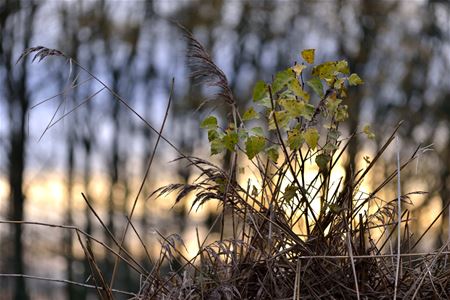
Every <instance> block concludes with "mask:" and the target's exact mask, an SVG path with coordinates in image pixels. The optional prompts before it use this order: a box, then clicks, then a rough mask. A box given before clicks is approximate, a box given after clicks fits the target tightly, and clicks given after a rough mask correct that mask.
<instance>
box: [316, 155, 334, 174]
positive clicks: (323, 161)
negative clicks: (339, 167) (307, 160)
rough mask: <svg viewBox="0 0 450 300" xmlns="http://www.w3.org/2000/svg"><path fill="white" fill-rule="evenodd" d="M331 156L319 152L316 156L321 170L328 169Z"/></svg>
mask: <svg viewBox="0 0 450 300" xmlns="http://www.w3.org/2000/svg"><path fill="white" fill-rule="evenodd" d="M330 160H331V157H330V156H329V155H328V154H324V153H322V154H319V155H317V156H316V164H317V165H318V166H319V169H320V171H322V172H325V171H326V170H327V169H328V163H329V162H330Z"/></svg>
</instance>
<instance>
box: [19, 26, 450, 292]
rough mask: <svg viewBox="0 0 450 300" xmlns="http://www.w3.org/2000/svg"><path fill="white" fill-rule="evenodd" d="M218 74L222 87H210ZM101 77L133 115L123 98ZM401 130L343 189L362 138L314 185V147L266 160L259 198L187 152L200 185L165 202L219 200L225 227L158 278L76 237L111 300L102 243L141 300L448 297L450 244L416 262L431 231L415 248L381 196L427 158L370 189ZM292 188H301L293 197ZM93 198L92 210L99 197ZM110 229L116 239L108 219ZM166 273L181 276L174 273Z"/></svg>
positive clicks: (213, 69)
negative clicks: (137, 278)
mask: <svg viewBox="0 0 450 300" xmlns="http://www.w3.org/2000/svg"><path fill="white" fill-rule="evenodd" d="M187 37H188V40H189V42H190V45H191V48H190V49H191V52H190V57H191V58H193V59H194V61H193V62H192V65H193V67H194V72H195V73H194V75H195V76H196V77H202V80H203V81H204V82H206V83H208V84H212V85H215V86H218V88H219V89H220V90H221V91H222V92H220V95H221V96H223V97H224V98H225V101H226V102H227V103H228V104H231V106H232V107H235V103H234V100H233V96H232V94H231V91H230V89H229V88H228V85H227V81H226V78H225V76H224V75H223V72H222V71H220V69H218V68H217V66H215V65H214V63H213V62H212V61H211V59H210V58H209V56H207V54H206V52H205V51H204V49H203V47H202V46H201V45H200V44H199V43H198V42H197V41H196V40H195V39H194V38H193V37H192V36H191V35H190V34H188V35H187ZM31 53H36V54H35V59H36V58H39V60H42V59H43V58H45V57H46V56H49V55H58V56H63V57H66V56H65V55H64V54H62V53H61V52H59V51H57V50H52V49H46V48H43V47H37V48H31V49H28V50H26V51H25V52H24V54H23V56H21V58H23V57H25V56H26V55H29V54H31ZM71 61H72V62H73V63H75V64H76V65H78V64H77V62H75V61H73V60H71ZM205 63H206V64H205ZM82 69H83V70H85V69H84V68H82ZM85 71H87V70H85ZM87 72H88V71H87ZM89 74H90V75H92V74H91V73H89ZM208 74H212V78H207V76H208ZM92 76H93V75H92ZM93 78H94V79H95V80H97V81H98V82H100V83H101V84H102V85H103V86H104V87H105V88H106V89H107V90H108V91H109V92H110V93H111V94H112V95H113V96H115V97H116V99H117V100H118V101H120V102H122V103H123V104H125V105H126V106H127V107H128V108H129V109H131V108H130V107H129V106H128V105H127V104H126V101H125V100H124V99H123V98H121V97H120V96H118V95H117V94H116V93H115V92H114V91H111V90H110V89H109V88H108V87H107V86H106V85H105V84H104V83H103V82H101V81H100V80H99V79H98V78H96V77H95V76H93ZM133 112H134V111H133ZM134 113H135V112H134ZM139 117H140V116H139ZM143 121H145V120H143ZM146 124H147V125H148V126H150V124H148V123H146ZM399 126H400V125H399ZM399 126H398V127H397V128H395V129H394V130H393V132H392V134H391V135H390V137H389V138H388V139H387V141H386V142H385V144H384V145H383V146H382V147H381V148H380V150H379V152H378V153H377V154H376V155H375V157H374V158H373V160H372V161H371V162H370V163H369V164H368V165H367V167H366V168H365V169H361V170H357V171H355V172H352V173H351V174H350V176H348V178H346V179H345V180H344V179H342V178H341V180H338V181H337V182H332V181H331V178H332V177H333V176H332V175H333V173H334V172H336V169H337V166H338V165H339V163H340V161H341V160H342V155H343V153H344V152H345V150H346V148H347V146H348V144H349V143H352V142H353V139H354V138H355V135H352V136H351V137H350V138H348V139H346V140H341V141H339V143H338V146H339V148H338V150H336V151H335V152H334V153H333V156H332V160H331V162H330V164H329V169H328V170H327V172H323V171H320V170H317V171H316V174H315V176H314V178H313V179H312V180H310V181H307V180H306V179H305V178H307V176H306V172H307V171H306V168H305V166H306V165H307V164H308V163H309V161H310V160H311V159H312V158H313V157H314V155H315V153H313V152H312V151H311V150H308V149H301V150H299V151H297V152H294V153H291V154H287V153H285V155H284V156H283V157H282V159H281V160H280V161H279V162H278V164H274V163H272V162H270V160H268V159H267V158H265V157H262V156H260V157H258V158H257V159H256V160H255V162H254V166H255V168H256V169H257V170H258V174H257V176H258V180H259V182H260V186H261V188H259V189H254V188H253V186H251V185H250V183H248V184H246V185H242V184H241V183H240V182H239V181H238V180H237V179H236V178H237V176H236V173H235V172H236V169H237V164H238V160H237V159H236V160H235V161H234V162H235V165H232V167H231V168H230V169H229V170H224V169H222V168H220V167H218V166H216V165H214V164H212V163H211V162H209V161H208V160H204V159H200V158H196V157H186V156H184V155H182V153H180V152H179V153H180V155H181V156H182V157H181V159H186V160H187V161H188V162H189V164H190V165H191V166H193V167H195V168H197V169H198V170H199V172H200V176H199V177H198V178H197V180H195V181H194V182H192V183H190V184H173V185H169V186H166V187H163V188H161V189H159V190H157V191H156V192H155V193H156V194H158V195H159V196H160V197H165V196H166V195H167V194H168V193H172V192H176V193H177V197H176V202H178V201H180V200H182V199H183V198H184V197H186V196H187V195H188V194H194V197H195V201H194V205H203V204H204V203H206V202H207V201H210V200H217V201H219V203H221V211H222V214H221V215H220V216H219V218H220V220H219V219H218V220H216V222H217V223H218V222H219V221H221V222H222V226H221V230H222V234H221V238H220V239H218V240H216V241H214V242H212V243H207V242H206V241H207V240H208V237H206V238H205V239H204V240H202V241H200V240H199V241H198V246H199V249H200V250H199V251H198V253H197V255H196V256H195V257H194V258H187V257H185V254H184V251H183V242H182V240H181V238H180V237H179V236H177V235H171V236H169V237H164V236H163V235H160V239H161V241H162V247H161V251H160V255H159V257H158V258H156V259H155V258H152V257H150V255H149V259H150V260H151V261H152V269H151V270H146V269H145V268H144V267H142V266H141V265H140V264H139V262H138V259H137V258H133V257H132V256H131V255H130V254H129V253H128V252H127V250H126V249H124V248H123V247H122V244H123V240H124V237H122V239H121V240H120V239H117V238H116V237H113V236H112V239H113V241H114V242H115V246H116V249H112V248H109V247H107V246H106V245H105V244H104V243H102V242H101V241H98V240H95V239H94V238H93V237H92V236H89V235H87V234H86V233H83V232H82V231H81V230H79V229H77V228H75V227H70V228H66V229H69V230H75V232H76V234H77V236H78V237H79V243H80V245H81V246H82V248H83V250H84V252H85V254H86V258H87V259H88V261H89V265H90V267H91V271H92V272H91V273H92V278H93V279H94V282H95V287H96V289H97V290H98V295H99V297H100V298H101V299H111V298H113V295H114V294H115V293H117V292H118V291H115V290H113V289H112V288H111V285H110V284H109V283H108V280H109V278H108V279H107V278H105V275H104V274H103V273H102V271H101V270H100V268H99V266H98V263H97V262H96V260H95V256H94V255H93V253H92V250H91V243H92V242H96V243H99V244H100V245H101V246H102V247H105V248H106V249H107V250H108V252H109V253H110V255H113V256H115V257H116V258H117V260H119V261H123V262H125V263H126V264H127V265H129V266H130V267H132V268H133V269H134V270H135V271H136V272H138V273H139V274H141V275H142V278H144V280H142V284H141V287H140V290H139V291H131V292H132V293H134V296H132V298H134V299H385V298H392V297H393V296H394V295H396V297H397V298H400V299H438V298H443V299H448V298H450V281H449V278H450V266H449V264H448V262H447V256H448V254H449V251H448V245H447V244H446V245H444V246H442V247H441V248H440V249H437V250H436V251H435V252H432V253H415V247H416V245H417V243H418V242H420V240H422V239H423V237H424V235H425V234H426V233H427V232H425V234H424V235H422V236H419V237H417V238H414V239H413V233H412V232H410V228H411V225H410V224H411V222H413V221H412V220H411V219H410V218H409V215H410V213H409V211H408V210H404V211H403V212H402V213H401V218H400V220H401V224H402V225H401V226H400V227H398V224H399V218H398V204H399V202H397V199H394V200H392V201H383V200H381V199H379V198H378V194H379V193H380V191H381V190H382V189H383V188H385V187H386V185H387V184H389V183H390V182H392V181H395V178H396V177H397V176H398V175H399V173H400V171H401V169H403V168H405V167H406V166H407V165H408V164H409V163H411V161H412V160H414V159H415V157H416V153H417V151H415V152H413V153H412V155H411V156H410V157H409V158H408V159H407V160H406V161H405V162H403V163H401V164H400V163H399V165H398V167H397V168H395V170H394V171H393V172H392V174H390V175H389V176H388V177H387V178H386V179H385V180H384V181H383V182H382V183H381V184H379V185H378V186H377V187H375V188H374V189H373V191H372V192H371V193H369V194H362V193H360V191H359V188H360V186H361V184H362V183H363V182H364V180H365V178H366V177H367V176H368V174H369V172H370V171H371V170H372V169H373V167H374V165H375V164H376V163H377V161H378V160H379V159H380V157H381V156H382V155H383V153H384V151H385V150H386V148H387V147H388V146H389V145H390V144H391V142H392V141H393V139H394V137H395V135H396V132H397V130H398V128H399ZM151 129H152V130H153V131H154V132H156V133H157V134H158V136H159V137H160V138H161V139H163V140H164V141H166V142H168V143H169V145H170V146H172V147H174V148H175V149H176V147H175V146H174V145H173V144H172V143H170V141H169V140H167V139H166V138H165V137H164V136H163V135H162V128H161V130H156V129H154V128H153V127H151ZM176 150H177V151H178V149H176ZM148 169H150V165H149V167H148ZM286 181H289V185H290V189H286V188H285V186H286ZM139 194H140V192H139V193H138V195H137V197H136V201H137V199H138V197H139ZM412 195H413V194H407V195H402V196H399V200H400V203H406V202H408V203H409V199H410V198H409V197H410V196H412ZM85 200H86V203H87V205H89V201H88V199H85ZM314 203H320V206H319V207H320V208H319V209H317V208H316V209H314V208H313V206H314V205H313V204H314ZM89 207H90V208H91V209H92V212H93V213H94V214H95V215H96V216H97V214H96V213H95V210H94V209H93V208H92V207H91V206H89ZM443 209H446V207H444V208H443ZM438 217H440V215H439V216H438ZM131 219H132V212H131V213H130V215H129V219H128V220H129V222H128V224H127V228H128V226H129V225H131V227H132V229H133V230H135V228H134V227H133V226H132V225H133V224H132V222H131ZM98 221H99V224H101V226H102V227H103V228H104V229H105V230H107V228H106V226H104V225H103V222H102V220H101V219H100V218H99V217H98ZM35 225H36V224H35ZM41 225H42V224H41ZM43 225H46V226H49V225H50V224H43ZM135 233H137V231H136V230H135ZM82 236H83V238H82ZM398 236H401V241H399V240H398ZM85 241H87V242H85ZM398 243H399V244H398ZM393 245H399V248H398V249H400V252H399V251H398V250H396V251H394V250H393V249H394V248H395V247H393ZM142 247H143V248H144V249H145V251H146V252H147V245H145V244H143V243H142ZM395 249H396V248H395ZM174 262H176V264H174ZM165 265H171V266H172V265H178V266H180V267H178V268H177V269H172V271H171V272H169V273H163V272H162V269H163V266H165ZM18 276H20V275H18ZM23 276H25V275H23ZM127 292H130V291H127Z"/></svg>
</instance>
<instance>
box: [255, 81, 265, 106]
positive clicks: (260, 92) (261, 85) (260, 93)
mask: <svg viewBox="0 0 450 300" xmlns="http://www.w3.org/2000/svg"><path fill="white" fill-rule="evenodd" d="M266 93H267V85H266V83H265V82H264V81H262V80H259V81H257V82H256V84H255V87H254V88H253V101H255V102H259V101H261V100H262V99H264V97H265V95H266Z"/></svg>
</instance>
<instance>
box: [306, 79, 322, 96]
mask: <svg viewBox="0 0 450 300" xmlns="http://www.w3.org/2000/svg"><path fill="white" fill-rule="evenodd" d="M306 83H307V84H308V85H309V86H310V87H311V88H312V89H313V91H314V92H315V93H316V94H317V95H319V97H323V85H322V81H320V79H319V78H318V77H313V78H311V79H310V80H308V81H307V82H306Z"/></svg>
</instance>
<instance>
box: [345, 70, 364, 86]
mask: <svg viewBox="0 0 450 300" xmlns="http://www.w3.org/2000/svg"><path fill="white" fill-rule="evenodd" d="M348 83H349V84H350V85H360V84H363V83H364V81H363V80H362V79H361V77H359V76H358V74H356V73H353V74H352V75H350V76H349V77H348Z"/></svg>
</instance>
